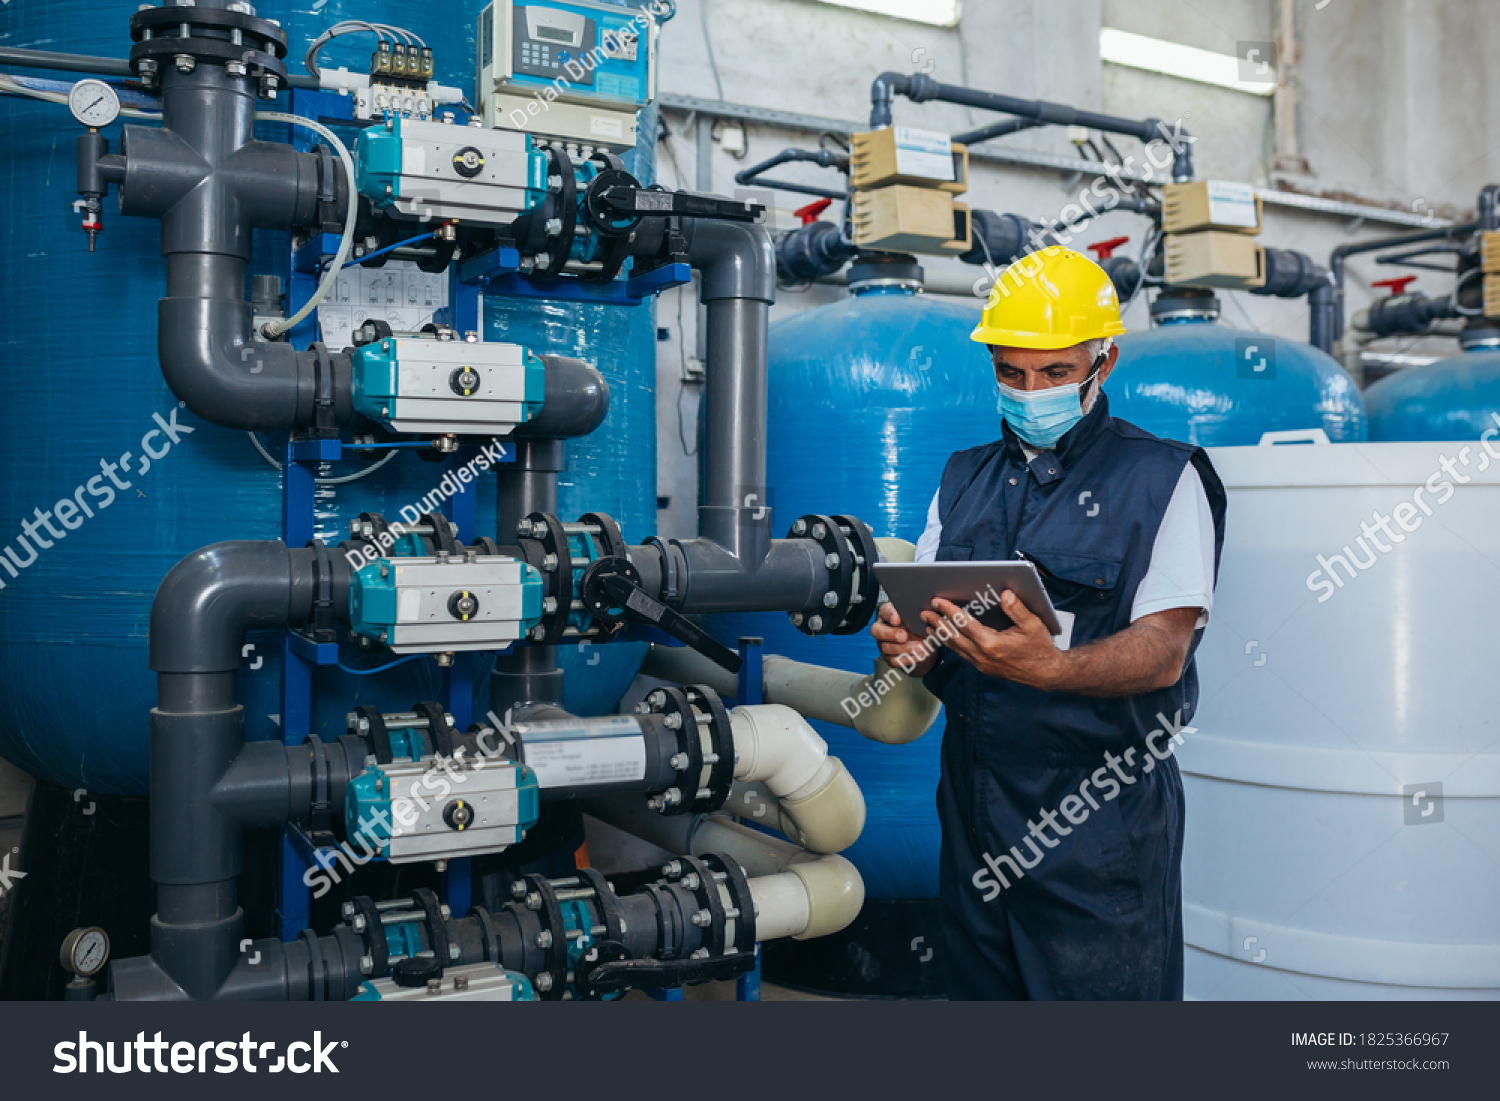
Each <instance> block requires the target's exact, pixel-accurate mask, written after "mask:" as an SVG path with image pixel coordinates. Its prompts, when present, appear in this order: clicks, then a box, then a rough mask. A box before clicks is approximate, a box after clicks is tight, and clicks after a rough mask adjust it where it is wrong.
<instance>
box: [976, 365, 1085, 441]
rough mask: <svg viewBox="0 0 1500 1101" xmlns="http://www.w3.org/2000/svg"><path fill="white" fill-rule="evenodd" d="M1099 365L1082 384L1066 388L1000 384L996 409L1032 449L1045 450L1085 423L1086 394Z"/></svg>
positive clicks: (1074, 384) (1069, 385)
mask: <svg viewBox="0 0 1500 1101" xmlns="http://www.w3.org/2000/svg"><path fill="white" fill-rule="evenodd" d="M1099 358H1100V359H1101V360H1102V359H1103V358H1104V357H1103V356H1100V357H1099ZM1099 366H1100V364H1099V363H1098V362H1097V361H1096V365H1095V367H1094V372H1093V374H1091V375H1089V377H1088V378H1086V379H1084V380H1083V383H1082V384H1079V383H1076V382H1070V383H1069V384H1068V385H1066V386H1052V387H1049V388H1047V389H1045V390H1017V389H1015V388H1014V387H1011V386H1007V385H1005V383H1003V382H1002V383H999V386H1000V398H999V400H998V401H997V402H996V408H997V409H998V410H999V411H1000V415H1001V416H1002V417H1004V418H1005V420H1006V423H1007V424H1009V425H1010V428H1011V431H1012V432H1014V433H1015V434H1016V435H1017V436H1020V437H1021V439H1023V440H1025V441H1026V442H1027V443H1028V444H1030V445H1031V446H1032V447H1035V448H1038V449H1040V450H1042V451H1046V450H1047V449H1048V448H1049V447H1051V446H1052V445H1053V444H1055V443H1057V441H1058V440H1060V439H1062V438H1063V436H1064V435H1065V434H1066V433H1067V431H1068V429H1070V428H1072V427H1073V426H1074V425H1075V424H1077V423H1078V422H1079V421H1081V420H1083V391H1084V389H1085V388H1086V387H1087V386H1088V385H1089V384H1090V383H1091V382H1093V381H1094V379H1096V378H1098V377H1099Z"/></svg>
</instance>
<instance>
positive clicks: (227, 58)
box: [130, 6, 287, 81]
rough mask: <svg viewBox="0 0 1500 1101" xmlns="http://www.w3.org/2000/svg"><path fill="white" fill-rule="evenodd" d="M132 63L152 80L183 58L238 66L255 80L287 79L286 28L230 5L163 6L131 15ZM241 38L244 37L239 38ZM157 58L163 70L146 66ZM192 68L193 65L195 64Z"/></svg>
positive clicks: (211, 63)
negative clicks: (221, 6)
mask: <svg viewBox="0 0 1500 1101" xmlns="http://www.w3.org/2000/svg"><path fill="white" fill-rule="evenodd" d="M130 37H131V38H132V39H134V40H135V45H134V46H132V47H131V49H130V66H131V68H132V69H133V70H134V71H135V72H136V74H137V75H139V76H141V77H142V78H143V79H146V78H147V77H148V76H150V75H152V74H154V73H155V72H157V71H159V70H160V69H163V68H166V67H169V66H176V65H177V64H178V60H177V59H178V58H180V57H187V58H191V59H192V63H193V64H197V63H204V64H208V65H220V66H225V65H238V66H240V71H239V73H238V75H241V76H245V77H247V78H250V79H256V80H258V79H261V78H264V77H274V78H275V79H276V80H277V81H282V80H285V79H286V75H287V72H286V63H285V62H284V61H283V60H282V59H283V58H284V57H286V50H287V36H286V32H285V31H284V30H282V29H281V28H280V27H278V26H277V25H276V24H275V23H272V22H271V21H270V20H269V19H261V18H260V17H259V16H255V15H249V14H247V13H245V12H239V11H230V10H228V9H227V8H208V7H196V6H195V7H159V8H147V9H145V10H144V11H138V12H136V13H135V14H134V15H132V16H131V17H130ZM235 39H238V41H235ZM143 61H151V62H153V63H154V64H155V65H156V66H157V69H149V68H148V70H147V71H146V72H142V70H141V62H143ZM189 69H191V66H189Z"/></svg>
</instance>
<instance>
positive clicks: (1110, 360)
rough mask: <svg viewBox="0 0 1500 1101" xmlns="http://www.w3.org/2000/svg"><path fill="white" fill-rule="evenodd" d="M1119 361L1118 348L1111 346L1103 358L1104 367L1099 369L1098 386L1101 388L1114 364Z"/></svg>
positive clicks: (1114, 345)
mask: <svg viewBox="0 0 1500 1101" xmlns="http://www.w3.org/2000/svg"><path fill="white" fill-rule="evenodd" d="M1119 359H1120V346H1119V345H1118V344H1111V345H1110V346H1109V351H1108V352H1106V353H1105V356H1104V366H1102V367H1100V368H1099V385H1100V386H1103V385H1104V383H1105V382H1106V381H1107V380H1108V379H1109V373H1110V372H1111V371H1113V370H1114V369H1115V364H1116V363H1117V362H1118V361H1119Z"/></svg>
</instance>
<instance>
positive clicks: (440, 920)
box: [382, 887, 449, 978]
mask: <svg viewBox="0 0 1500 1101" xmlns="http://www.w3.org/2000/svg"><path fill="white" fill-rule="evenodd" d="M411 897H412V900H413V901H414V902H416V904H417V906H418V907H419V908H420V909H421V911H422V924H423V925H425V926H426V927H427V947H428V948H431V949H432V958H433V959H434V960H436V961H437V975H436V977H437V978H441V977H442V975H443V968H445V967H447V966H448V962H449V961H448V922H447V919H446V918H444V917H443V906H442V903H440V902H438V896H437V895H436V894H434V893H433V892H432V891H430V890H428V889H427V888H426V887H418V888H417V889H416V890H415V891H413V892H412V893H411ZM382 935H384V934H383V933H382Z"/></svg>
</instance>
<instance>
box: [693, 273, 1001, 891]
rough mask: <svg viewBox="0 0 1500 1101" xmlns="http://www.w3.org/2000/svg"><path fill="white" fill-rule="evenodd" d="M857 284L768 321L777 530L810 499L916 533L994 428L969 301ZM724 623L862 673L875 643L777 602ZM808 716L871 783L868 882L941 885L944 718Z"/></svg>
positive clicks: (906, 887) (989, 376) (725, 632)
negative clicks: (885, 740)
mask: <svg viewBox="0 0 1500 1101" xmlns="http://www.w3.org/2000/svg"><path fill="white" fill-rule="evenodd" d="M851 289H852V293H851V295H850V297H849V298H847V299H846V300H844V301H841V302H837V303H834V304H831V305H826V306H820V307H818V308H816V309H811V310H807V311H805V312H802V313H798V314H794V315H792V316H791V317H787V318H784V319H781V320H778V321H776V322H774V323H773V324H772V325H771V341H770V418H769V422H770V437H769V439H768V452H769V454H768V462H767V470H768V477H767V480H768V482H769V483H770V490H771V502H772V505H773V507H774V508H775V514H776V517H777V524H778V527H780V528H783V529H784V528H786V527H787V526H789V525H790V524H791V522H792V521H793V520H795V519H796V518H797V517H798V516H801V515H804V514H806V513H823V514H828V513H848V514H852V515H854V516H857V517H859V518H860V519H861V520H863V521H864V522H865V523H867V524H869V525H870V527H871V529H872V530H873V531H874V532H875V534H876V535H877V536H898V537H900V538H902V539H908V540H911V541H912V542H916V540H917V539H918V537H919V536H920V535H921V534H922V529H923V527H924V525H925V523H926V519H927V508H928V505H929V504H931V502H932V496H933V494H934V493H936V492H937V487H938V482H939V480H940V479H941V477H942V473H943V466H944V464H945V463H946V462H947V461H948V456H949V455H951V454H952V453H953V452H954V451H957V450H961V449H963V448H967V447H973V446H976V445H978V444H981V443H985V442H987V441H989V440H992V439H994V438H995V437H996V436H997V435H999V432H1000V418H999V416H998V415H997V414H996V412H995V379H994V375H993V373H992V372H991V369H990V366H989V363H988V362H987V360H986V357H985V354H984V349H982V348H980V347H979V346H978V345H976V344H974V343H973V342H972V341H970V340H969V331H970V330H971V329H972V328H973V327H974V322H975V318H976V317H977V314H978V303H973V304H968V303H961V302H949V301H942V300H938V299H933V298H928V297H926V296H925V295H922V294H918V293H915V289H914V287H912V286H909V285H895V286H890V285H887V286H881V287H876V286H869V287H867V288H865V289H861V288H860V287H859V286H858V284H857V283H855V282H854V281H853V278H852V277H851ZM778 534H779V533H778ZM717 629H718V630H719V631H720V632H721V633H722V636H723V637H725V638H726V639H728V640H732V639H734V638H736V637H738V636H740V635H762V636H764V637H765V644H766V646H765V648H766V653H768V654H781V655H784V656H786V657H790V658H794V659H796V660H797V661H804V662H810V663H813V664H816V665H824V666H830V667H833V668H838V669H847V670H851V671H854V672H859V673H868V672H870V669H871V665H872V662H873V661H874V658H875V655H876V651H875V643H874V641H873V640H872V639H871V638H870V636H869V635H868V633H864V634H859V635H848V636H836V635H824V636H819V637H816V638H809V637H807V636H806V635H804V634H802V633H801V632H800V631H798V630H797V629H796V628H795V627H793V626H792V625H791V622H790V621H789V620H788V618H787V617H786V616H785V615H755V616H750V615H746V616H726V617H722V620H721V621H720V623H719V624H718V626H717ZM813 725H815V726H816V727H817V728H818V732H819V733H820V734H821V735H822V736H823V737H824V738H825V739H827V741H828V745H829V749H830V751H831V752H832V753H833V754H834V755H835V756H837V757H839V758H840V759H841V760H843V762H844V764H845V765H846V766H847V767H848V769H849V771H850V773H852V774H853V776H854V778H855V780H856V781H857V782H858V783H859V786H860V790H861V791H863V792H864V796H865V806H866V808H867V814H868V817H867V819H866V823H865V829H864V833H863V834H861V835H860V838H859V840H858V841H857V842H855V844H854V846H853V847H852V848H850V849H849V850H848V851H847V852H845V853H844V855H845V856H847V857H848V858H849V859H851V860H852V861H853V862H854V863H855V865H856V866H858V868H859V871H860V874H861V875H862V876H863V877H864V881H865V893H866V895H867V896H868V897H869V898H872V899H921V898H936V897H937V889H938V842H939V836H940V834H939V829H938V822H937V813H936V810H935V809H934V799H935V796H936V792H937V782H938V772H939V761H940V756H939V749H940V746H941V739H942V730H943V720H942V717H941V716H939V718H938V721H937V722H936V723H935V724H934V726H933V728H932V730H931V731H929V732H928V733H927V734H926V735H925V736H923V737H922V738H921V739H919V740H918V741H916V742H913V743H911V744H909V745H903V746H890V745H881V744H879V743H876V742H870V741H866V740H865V739H864V738H863V737H861V736H860V735H859V734H858V733H856V732H855V731H853V730H849V729H847V728H845V727H840V726H833V725H831V724H828V723H814V724H813Z"/></svg>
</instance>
